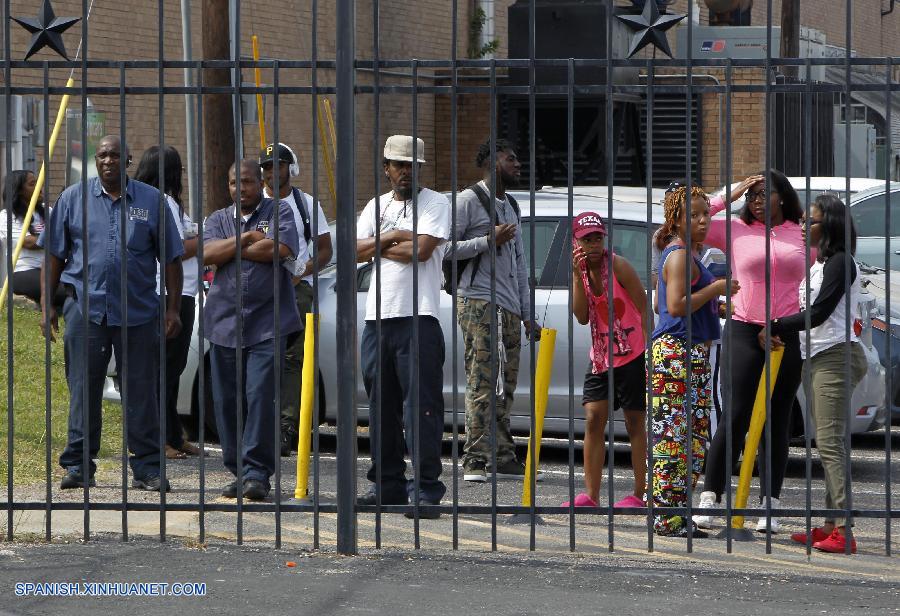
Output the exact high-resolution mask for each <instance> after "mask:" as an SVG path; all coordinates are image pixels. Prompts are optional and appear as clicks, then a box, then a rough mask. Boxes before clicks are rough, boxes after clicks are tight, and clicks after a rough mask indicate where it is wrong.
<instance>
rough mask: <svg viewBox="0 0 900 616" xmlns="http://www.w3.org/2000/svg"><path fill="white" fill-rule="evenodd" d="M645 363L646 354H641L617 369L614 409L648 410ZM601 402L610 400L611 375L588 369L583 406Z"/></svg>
mask: <svg viewBox="0 0 900 616" xmlns="http://www.w3.org/2000/svg"><path fill="white" fill-rule="evenodd" d="M644 362H645V360H644V354H643V353H641V354H640V355H638V356H637V357H635V358H634V359H632V360H631V361H630V362H628V363H627V364H625V365H624V366H619V367H618V368H616V369H615V372H614V373H613V376H614V377H615V383H614V384H613V386H614V387H615V390H616V392H615V393H616V395H615V400H614V405H613V408H614V409H618V408H621V409H627V410H629V411H646V410H647V372H646V365H645V363H644ZM601 400H609V373H608V372H604V373H602V374H594V373H593V372H592V371H591V370H590V369H588V373H587V374H585V375H584V395H583V396H582V398H581V404H583V405H584V404H587V403H588V402H599V401H601Z"/></svg>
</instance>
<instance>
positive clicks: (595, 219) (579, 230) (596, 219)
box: [572, 212, 606, 240]
mask: <svg viewBox="0 0 900 616" xmlns="http://www.w3.org/2000/svg"><path fill="white" fill-rule="evenodd" d="M591 233H601V234H603V235H606V227H604V226H603V219H602V218H600V214H597V213H596V212H584V213H582V214H579V215H578V216H576V217H575V219H574V220H572V237H574V238H575V239H576V240H580V239H581V238H583V237H584V236H585V235H590V234H591Z"/></svg>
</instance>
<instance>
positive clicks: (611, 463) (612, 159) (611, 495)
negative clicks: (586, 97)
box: [573, 0, 618, 552]
mask: <svg viewBox="0 0 900 616" xmlns="http://www.w3.org/2000/svg"><path fill="white" fill-rule="evenodd" d="M606 6H607V11H606V153H605V155H604V160H605V162H606V168H605V170H604V171H605V174H606V222H607V231H606V232H607V236H606V248H607V249H606V259H607V272H608V275H607V278H606V280H605V281H604V284H606V304H607V316H606V318H607V321H606V322H607V323H609V324H610V327H611V326H612V324H613V323H614V322H615V309H614V302H613V285H612V279H613V262H614V260H613V246H614V245H615V241H614V240H613V238H614V237H615V233H616V230H615V229H614V228H613V227H614V225H613V184H614V177H615V169H616V155H615V151H616V146H617V145H618V144H615V143H613V131H614V126H613V59H612V55H613V45H612V22H613V18H614V13H615V7H614V5H613V3H612V0H610V2H608V3H607V5H606ZM573 237H574V234H573ZM587 291H589V289H585V292H587ZM612 339H613V334H610V335H609V336H608V340H609V343H608V344H607V345H606V347H607V355H606V361H607V378H608V382H609V389H608V391H609V394H610V396H611V398H612V399H613V401H615V395H612V394H613V392H615V391H616V390H615V379H616V377H615V368H614V366H613V351H614V348H615V345H614V344H612ZM614 406H615V402H613V404H607V409H608V411H607V415H606V416H607V424H606V425H607V431H608V432H607V440H608V445H607V447H606V451H607V454H606V458H607V460H608V462H607V468H608V469H609V470H608V473H609V480H608V482H607V484H606V489H607V494H608V502H607V503H606V508H607V509H606V511H607V526H606V528H607V537H608V544H609V551H610V552H612V551H613V549H614V546H615V528H614V527H615V524H614V521H615V511H614V509H615V508H614V507H613V503H615V501H616V490H615V466H616V462H615V458H616V450H615V443H616V438H615V435H616V421H615V414H616V409H614V408H609V407H614ZM585 430H587V419H586V418H585ZM600 476H601V477H602V476H603V469H602V468H601V469H600Z"/></svg>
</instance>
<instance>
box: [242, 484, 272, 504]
mask: <svg viewBox="0 0 900 616" xmlns="http://www.w3.org/2000/svg"><path fill="white" fill-rule="evenodd" d="M268 495H269V486H267V485H266V484H264V483H263V482H262V481H260V480H259V479H245V480H244V498H246V499H247V500H254V501H258V500H263V499H264V498H265V497H267V496H268Z"/></svg>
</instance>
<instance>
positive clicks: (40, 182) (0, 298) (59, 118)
mask: <svg viewBox="0 0 900 616" xmlns="http://www.w3.org/2000/svg"><path fill="white" fill-rule="evenodd" d="M74 85H75V79H74V78H73V77H69V80H68V81H67V82H66V87H67V88H71V87H73V86H74ZM68 106H69V95H68V94H64V95H63V97H62V100H61V101H60V103H59V111H57V112H56V123H55V124H54V125H53V131H52V132H51V133H50V141H49V142H48V143H47V158H46V159H45V161H44V162H42V163H41V171H40V173H38V176H37V183H36V184H35V186H34V193H33V194H32V195H31V201H30V202H29V203H28V211H27V212H25V218H24V219H23V220H22V229H27V228H28V226H29V225H30V224H31V218H32V217H33V216H34V208H36V207H37V200H38V198H39V197H40V196H41V191H42V190H43V189H44V176H45V168H46V165H47V161H48V160H50V159H51V158H53V148H54V147H55V146H56V139H57V137H59V129H60V128H62V125H63V118H65V117H66V108H67V107H68ZM3 224H6V223H5V222H4V223H3ZM25 235H26V234H25V233H20V234H19V241H18V242H16V247H15V250H13V254H12V268H13V269H12V270H10V272H9V273H8V274H7V276H6V280H5V281H4V282H3V290H2V291H0V308H2V307H3V303H4V302H5V301H6V295H7V293H9V281H10V280H12V273H13V271H15V269H16V262H17V261H18V260H19V255H20V254H21V253H22V247H23V246H24V245H25Z"/></svg>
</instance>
